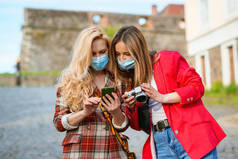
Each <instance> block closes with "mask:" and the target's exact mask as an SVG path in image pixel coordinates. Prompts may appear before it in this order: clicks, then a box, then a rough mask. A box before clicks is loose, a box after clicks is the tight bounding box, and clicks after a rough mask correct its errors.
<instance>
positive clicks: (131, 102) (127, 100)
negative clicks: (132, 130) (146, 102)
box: [122, 94, 136, 110]
mask: <svg viewBox="0 0 238 159" xmlns="http://www.w3.org/2000/svg"><path fill="white" fill-rule="evenodd" d="M122 98H123V100H124V104H125V106H126V107H128V108H129V109H131V110H132V109H134V107H135V104H136V98H135V97H134V96H128V95H127V94H123V95H122Z"/></svg>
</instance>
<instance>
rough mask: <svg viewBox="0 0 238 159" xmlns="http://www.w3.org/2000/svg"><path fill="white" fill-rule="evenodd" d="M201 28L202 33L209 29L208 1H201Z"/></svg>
mask: <svg viewBox="0 0 238 159" xmlns="http://www.w3.org/2000/svg"><path fill="white" fill-rule="evenodd" d="M199 12H200V28H201V31H203V30H205V29H207V28H208V27H209V6H208V0H200V10H199Z"/></svg>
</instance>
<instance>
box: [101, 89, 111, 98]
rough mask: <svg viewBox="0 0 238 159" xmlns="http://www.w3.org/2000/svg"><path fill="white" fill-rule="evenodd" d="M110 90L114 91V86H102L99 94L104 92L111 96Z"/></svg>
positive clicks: (103, 94)
mask: <svg viewBox="0 0 238 159" xmlns="http://www.w3.org/2000/svg"><path fill="white" fill-rule="evenodd" d="M112 92H114V87H104V88H102V89H101V95H102V97H103V96H105V95H106V94H109V95H110V96H111V97H112Z"/></svg>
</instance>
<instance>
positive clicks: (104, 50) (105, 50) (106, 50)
mask: <svg viewBox="0 0 238 159" xmlns="http://www.w3.org/2000/svg"><path fill="white" fill-rule="evenodd" d="M104 51H107V49H102V50H100V51H99V52H100V53H101V52H104Z"/></svg>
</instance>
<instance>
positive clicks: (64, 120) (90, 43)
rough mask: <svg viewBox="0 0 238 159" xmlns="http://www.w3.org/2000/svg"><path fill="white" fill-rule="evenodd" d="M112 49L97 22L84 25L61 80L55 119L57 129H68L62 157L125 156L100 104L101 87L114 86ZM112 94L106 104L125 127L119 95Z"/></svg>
mask: <svg viewBox="0 0 238 159" xmlns="http://www.w3.org/2000/svg"><path fill="white" fill-rule="evenodd" d="M109 49H110V42H109V40H108V38H107V37H106V36H105V34H104V33H103V31H102V30H101V29H100V28H98V27H95V26H93V27H88V28H86V29H84V30H83V31H82V32H81V33H80V34H79V36H78V38H77V39H76V41H75V44H74V47H73V58H72V61H71V63H70V65H69V66H68V67H67V68H66V69H65V70H64V71H63V73H62V75H61V79H60V81H59V83H58V91H57V97H58V98H57V101H56V105H55V114H54V120H53V121H54V125H55V127H56V129H57V130H58V131H66V136H65V138H64V140H63V142H62V146H63V147H64V148H63V157H62V158H63V159H71V158H73V159H85V158H87V159H97V158H98V159H107V158H108V159H109V158H110V159H111V158H113V159H116V158H126V154H125V152H124V151H123V150H122V147H121V145H120V143H119V142H118V141H117V139H116V137H115V136H114V135H113V134H112V132H111V128H110V126H109V125H108V123H107V121H106V119H105V118H104V116H103V114H102V112H101V110H100V109H99V107H98V105H99V103H100V102H101V98H99V97H100V90H101V88H103V87H105V86H115V83H114V81H113V78H112V75H111V74H110V73H109V71H108V70H107V69H106V67H108V66H107V65H108V61H109V58H108V52H109ZM118 92H119V91H118ZM118 92H117V93H118ZM113 97H114V99H112V98H110V97H109V98H108V100H106V102H107V104H104V106H105V108H106V109H107V110H108V112H109V113H110V114H111V117H112V121H113V123H114V125H117V126H118V128H120V129H123V128H126V126H127V125H128V122H127V120H126V119H127V118H125V115H124V114H123V113H122V111H121V108H120V106H121V103H120V100H119V98H118V95H117V94H116V93H113Z"/></svg>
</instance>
